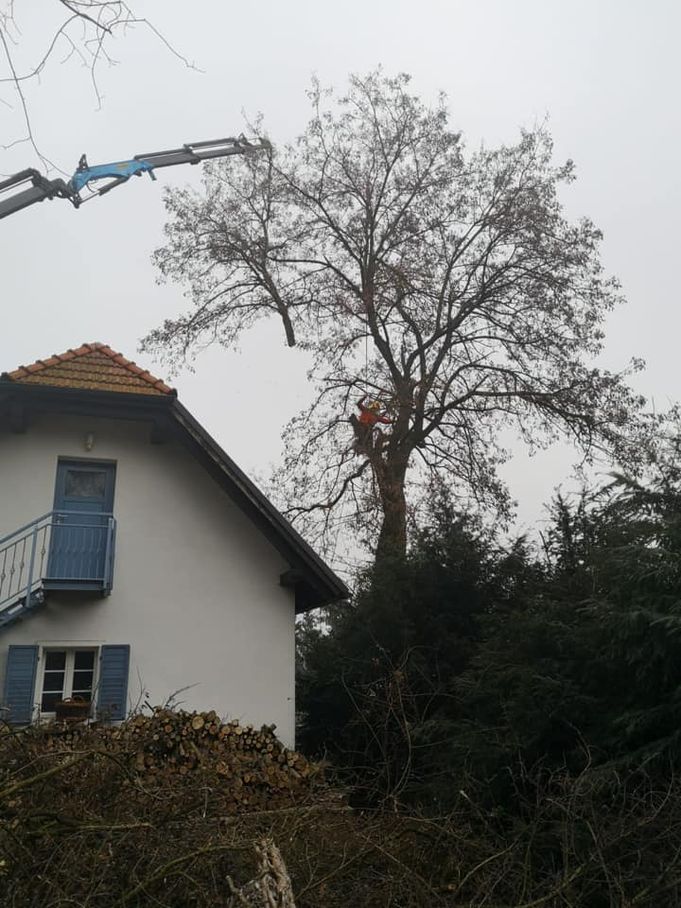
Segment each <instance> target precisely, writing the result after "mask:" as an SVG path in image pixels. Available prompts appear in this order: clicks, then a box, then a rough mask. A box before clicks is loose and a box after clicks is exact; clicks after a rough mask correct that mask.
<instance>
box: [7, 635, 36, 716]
mask: <svg viewBox="0 0 681 908" xmlns="http://www.w3.org/2000/svg"><path fill="white" fill-rule="evenodd" d="M37 665H38V647H37V646H10V647H9V649H8V651H7V671H6V672H5V691H4V695H3V706H6V707H8V708H9V714H8V717H7V718H8V721H9V722H11V723H12V724H13V725H29V724H30V722H31V719H32V717H33V691H34V689H35V674H36V667H37Z"/></svg>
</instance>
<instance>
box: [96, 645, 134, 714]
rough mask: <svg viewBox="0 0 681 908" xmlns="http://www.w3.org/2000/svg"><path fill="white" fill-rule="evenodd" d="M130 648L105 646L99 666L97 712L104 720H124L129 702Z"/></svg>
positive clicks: (126, 646) (127, 646)
mask: <svg viewBox="0 0 681 908" xmlns="http://www.w3.org/2000/svg"><path fill="white" fill-rule="evenodd" d="M129 667H130V646H129V645H128V644H110V645H107V646H103V647H102V650H101V659H100V665H99V697H98V699H97V712H98V713H99V715H100V716H101V717H102V718H103V719H113V720H118V719H124V718H125V714H126V711H127V702H128V669H129Z"/></svg>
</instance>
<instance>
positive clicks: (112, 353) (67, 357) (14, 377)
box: [3, 341, 176, 394]
mask: <svg viewBox="0 0 681 908" xmlns="http://www.w3.org/2000/svg"><path fill="white" fill-rule="evenodd" d="M89 353H99V354H102V355H103V356H106V357H107V358H108V359H110V360H111V361H112V362H114V363H116V365H118V366H121V367H122V368H123V369H125V370H126V372H129V373H130V374H131V375H134V376H135V378H137V379H138V381H141V382H144V383H146V384H148V385H150V386H151V387H152V388H153V389H154V390H155V391H156V392H158V393H161V394H175V393H176V392H175V391H174V389H173V388H171V387H170V386H169V385H167V384H166V383H165V382H164V381H163V380H162V379H160V378H157V377H156V376H155V375H152V373H151V372H150V371H149V370H148V369H143V368H142V367H141V366H138V365H137V363H135V362H133V360H131V359H128V358H127V357H126V356H123V354H122V353H119V352H118V351H117V350H114V349H113V348H112V347H110V346H109V345H108V344H102V343H100V342H99V341H95V342H93V343H89V344H88V343H84V344H81V345H80V347H75V348H74V347H69V349H68V350H65V351H64V352H63V353H53V354H52V356H49V357H48V358H47V359H37V360H36V361H35V362H34V363H30V364H29V365H27V366H18V367H17V368H16V369H14V370H13V371H12V372H7V373H4V374H3V378H8V379H10V380H11V381H21V380H22V379H26V378H30V377H31V376H33V375H35V374H36V373H40V372H44V371H45V370H46V369H49V368H50V367H52V366H57V365H58V364H59V363H67V362H71V361H72V360H75V359H79V358H80V357H82V356H86V355H87V354H89Z"/></svg>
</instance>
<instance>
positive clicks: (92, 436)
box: [85, 432, 95, 451]
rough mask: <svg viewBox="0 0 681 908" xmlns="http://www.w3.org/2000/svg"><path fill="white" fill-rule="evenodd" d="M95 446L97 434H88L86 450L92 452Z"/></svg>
mask: <svg viewBox="0 0 681 908" xmlns="http://www.w3.org/2000/svg"><path fill="white" fill-rule="evenodd" d="M94 446H95V433H94V432H88V433H87V435H86V436H85V450H86V451H91V450H92V449H93V448H94Z"/></svg>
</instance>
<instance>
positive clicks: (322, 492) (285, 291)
mask: <svg viewBox="0 0 681 908" xmlns="http://www.w3.org/2000/svg"><path fill="white" fill-rule="evenodd" d="M310 98H311V102H312V105H313V109H314V113H313V117H312V119H311V121H310V123H309V125H308V127H307V129H306V131H305V132H304V133H303V135H302V136H301V137H300V138H299V139H298V141H297V142H296V143H295V144H294V145H293V146H292V147H290V148H287V149H285V150H284V151H282V152H281V153H279V154H273V155H272V156H271V158H270V160H269V161H267V160H263V159H262V158H256V157H253V158H250V159H247V160H244V161H240V162H238V164H237V165H236V166H234V164H233V163H231V162H230V165H229V166H227V167H223V166H221V165H215V166H212V167H211V168H210V169H209V170H208V172H207V175H206V177H205V184H204V190H203V192H202V193H195V192H193V191H189V190H172V191H169V192H168V194H167V196H166V206H167V210H168V213H169V216H170V219H169V222H168V224H167V227H166V234H167V244H166V245H165V246H164V247H163V248H161V249H160V250H158V251H157V253H156V262H157V264H158V266H159V268H160V270H161V272H162V275H163V276H165V277H166V278H170V279H174V280H178V281H181V282H184V283H185V284H186V286H187V287H188V290H189V293H190V295H191V298H192V300H193V309H192V310H191V312H189V313H188V314H187V315H185V316H182V317H179V318H176V319H170V320H168V321H166V322H165V324H164V325H163V326H162V327H160V328H159V329H157V330H155V331H153V332H152V333H151V334H150V335H149V336H148V337H147V338H146V340H145V342H144V343H145V346H146V347H147V348H148V349H151V350H153V351H155V352H159V351H160V352H162V353H163V352H164V353H165V354H166V356H167V357H169V358H170V359H171V360H173V361H175V362H176V363H177V362H180V361H182V359H183V358H184V357H185V356H187V354H189V353H191V351H192V350H194V349H196V348H197V346H198V345H201V344H204V343H206V342H211V341H216V342H218V343H220V344H223V345H225V346H229V345H231V344H234V343H235V342H236V341H237V340H238V338H239V337H240V335H241V334H242V333H243V332H244V331H245V330H247V329H248V328H249V327H250V326H251V325H252V324H253V323H254V322H255V321H256V320H258V319H261V318H271V317H274V318H277V319H279V320H280V322H281V325H282V330H283V333H284V337H285V339H286V342H287V343H288V344H289V345H291V346H292V345H294V344H298V345H299V346H301V347H303V348H305V349H306V350H308V351H309V352H310V354H311V356H312V358H313V366H312V369H311V372H310V378H311V380H312V381H313V382H314V383H315V386H316V388H317V395H316V398H315V400H314V402H313V403H312V405H311V407H310V408H309V410H307V411H306V412H305V413H303V414H301V415H300V416H299V417H297V418H296V419H294V420H293V421H292V422H291V424H290V425H289V427H288V429H287V436H286V442H287V451H288V456H287V458H286V462H285V465H284V468H283V470H282V477H286V478H287V479H288V480H289V481H290V495H291V497H290V500H291V501H292V502H295V506H294V507H293V508H292V509H291V512H290V513H291V515H292V516H293V517H296V516H299V515H307V516H317V517H318V516H320V515H321V516H322V517H323V520H322V521H321V528H322V529H323V530H325V531H330V530H332V529H333V528H334V527H336V528H337V526H338V522H339V521H346V526H347V522H350V523H351V524H352V523H353V521H354V522H355V524H356V526H358V527H360V528H366V527H367V526H368V527H369V535H371V533H372V532H374V531H375V530H377V531H378V542H377V545H376V553H377V557H379V556H382V555H386V554H388V553H390V552H401V551H403V550H404V548H405V545H406V538H407V519H406V518H407V503H408V502H409V503H410V504H413V505H414V506H415V507H416V506H417V504H418V500H419V489H422V488H423V487H424V484H425V485H427V484H428V483H429V482H432V481H435V482H442V481H445V482H447V483H448V484H452V485H454V487H455V488H456V489H458V490H459V492H460V493H461V494H462V495H471V496H473V497H474V498H475V499H476V500H477V501H478V502H480V503H482V504H487V505H489V504H494V505H496V506H497V507H500V508H501V509H502V510H503V509H504V508H506V507H507V506H508V498H507V492H506V490H505V488H504V486H503V484H502V483H501V482H500V480H499V477H498V474H497V467H498V465H499V463H500V462H501V461H502V460H503V459H504V457H505V456H506V452H505V451H504V450H503V449H502V447H501V446H500V444H499V440H498V439H499V433H500V430H501V429H502V428H503V427H504V426H509V425H511V426H516V427H517V428H518V429H519V431H520V433H521V435H522V437H523V438H524V439H525V441H527V442H528V443H529V444H530V445H533V446H537V445H542V444H548V443H550V442H551V441H553V440H554V439H555V438H557V437H558V436H559V435H567V436H569V437H570V438H571V439H572V441H573V442H575V443H576V444H577V445H578V447H580V448H581V449H582V450H583V452H584V454H585V456H587V457H588V456H591V455H592V454H593V453H594V452H595V451H605V452H607V453H608V454H609V455H610V456H613V457H616V458H620V457H624V456H625V453H626V450H627V438H629V439H631V434H632V432H633V427H634V422H635V421H634V416H635V415H636V414H637V413H639V411H640V410H641V407H642V405H643V401H642V399H640V398H638V397H637V396H636V395H634V394H633V392H632V391H631V390H630V389H629V387H628V386H627V384H626V382H625V378H624V374H619V375H615V374H611V373H609V372H607V371H603V370H601V369H599V368H597V367H596V366H595V365H594V364H593V363H594V358H595V357H596V356H597V354H598V353H599V352H600V350H601V346H602V342H603V322H604V318H605V315H606V313H607V312H608V311H609V310H610V309H612V308H613V306H615V304H616V303H618V302H619V301H620V295H619V291H618V285H617V283H616V281H614V280H612V279H608V278H607V277H605V276H604V274H603V271H602V268H601V265H600V262H599V256H598V246H599V241H600V239H601V235H600V232H599V231H598V230H597V229H596V228H595V227H594V225H593V224H592V223H591V222H590V221H589V220H586V219H584V220H581V221H579V222H577V223H574V224H572V223H569V222H568V220H567V219H566V218H565V216H564V213H563V210H562V207H561V203H560V201H559V198H558V189H559V186H560V185H561V184H565V183H569V182H570V181H571V180H572V179H573V166H572V163H571V162H569V161H568V162H567V163H566V164H564V165H562V166H556V165H554V164H553V163H552V143H551V138H550V136H549V134H548V132H547V130H546V129H545V128H544V127H543V126H541V127H538V128H536V129H534V130H531V131H526V132H522V133H521V136H520V139H519V141H518V142H517V143H516V144H513V145H508V146H502V147H500V148H497V149H493V150H488V149H485V148H481V149H479V150H477V151H472V152H469V153H468V154H466V153H465V151H464V147H463V144H462V141H461V138H460V136H459V134H458V133H456V132H453V131H452V130H451V128H450V126H449V122H448V110H447V106H446V100H445V98H444V97H440V99H439V101H438V102H437V104H435V106H433V107H429V106H427V105H426V104H425V103H423V102H422V101H421V100H419V99H418V98H417V97H415V96H413V95H412V94H411V93H410V89H409V77H408V76H406V75H401V76H399V77H397V78H387V77H385V76H384V75H383V74H382V73H380V72H378V73H374V74H371V75H369V76H368V77H366V78H357V77H354V78H352V79H351V81H350V88H349V92H348V94H347V96H346V97H343V98H340V99H338V100H335V99H334V97H333V95H330V94H329V93H327V92H324V91H322V90H321V89H320V88H319V86H318V85H314V86H313V89H312V91H311V92H310ZM639 365H640V364H639V363H637V362H632V363H631V364H630V367H629V368H630V369H635V368H638V367H639ZM263 366H264V367H266V364H263ZM364 395H367V396H368V398H369V399H373V400H374V401H378V402H379V404H380V411H381V412H382V413H384V414H386V415H387V418H388V419H389V420H390V422H389V425H385V424H383V425H378V424H377V425H376V426H373V427H372V426H369V427H368V428H367V426H366V425H362V423H361V422H360V421H358V420H357V419H356V418H355V417H354V416H353V415H352V414H353V411H354V409H355V405H356V402H357V398H358V397H361V396H364ZM627 423H628V425H627ZM637 425H640V424H639V423H637ZM625 429H626V430H627V431H625ZM377 524H378V525H380V529H379V528H378V525H377ZM375 538H376V537H375V536H374V539H375Z"/></svg>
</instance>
